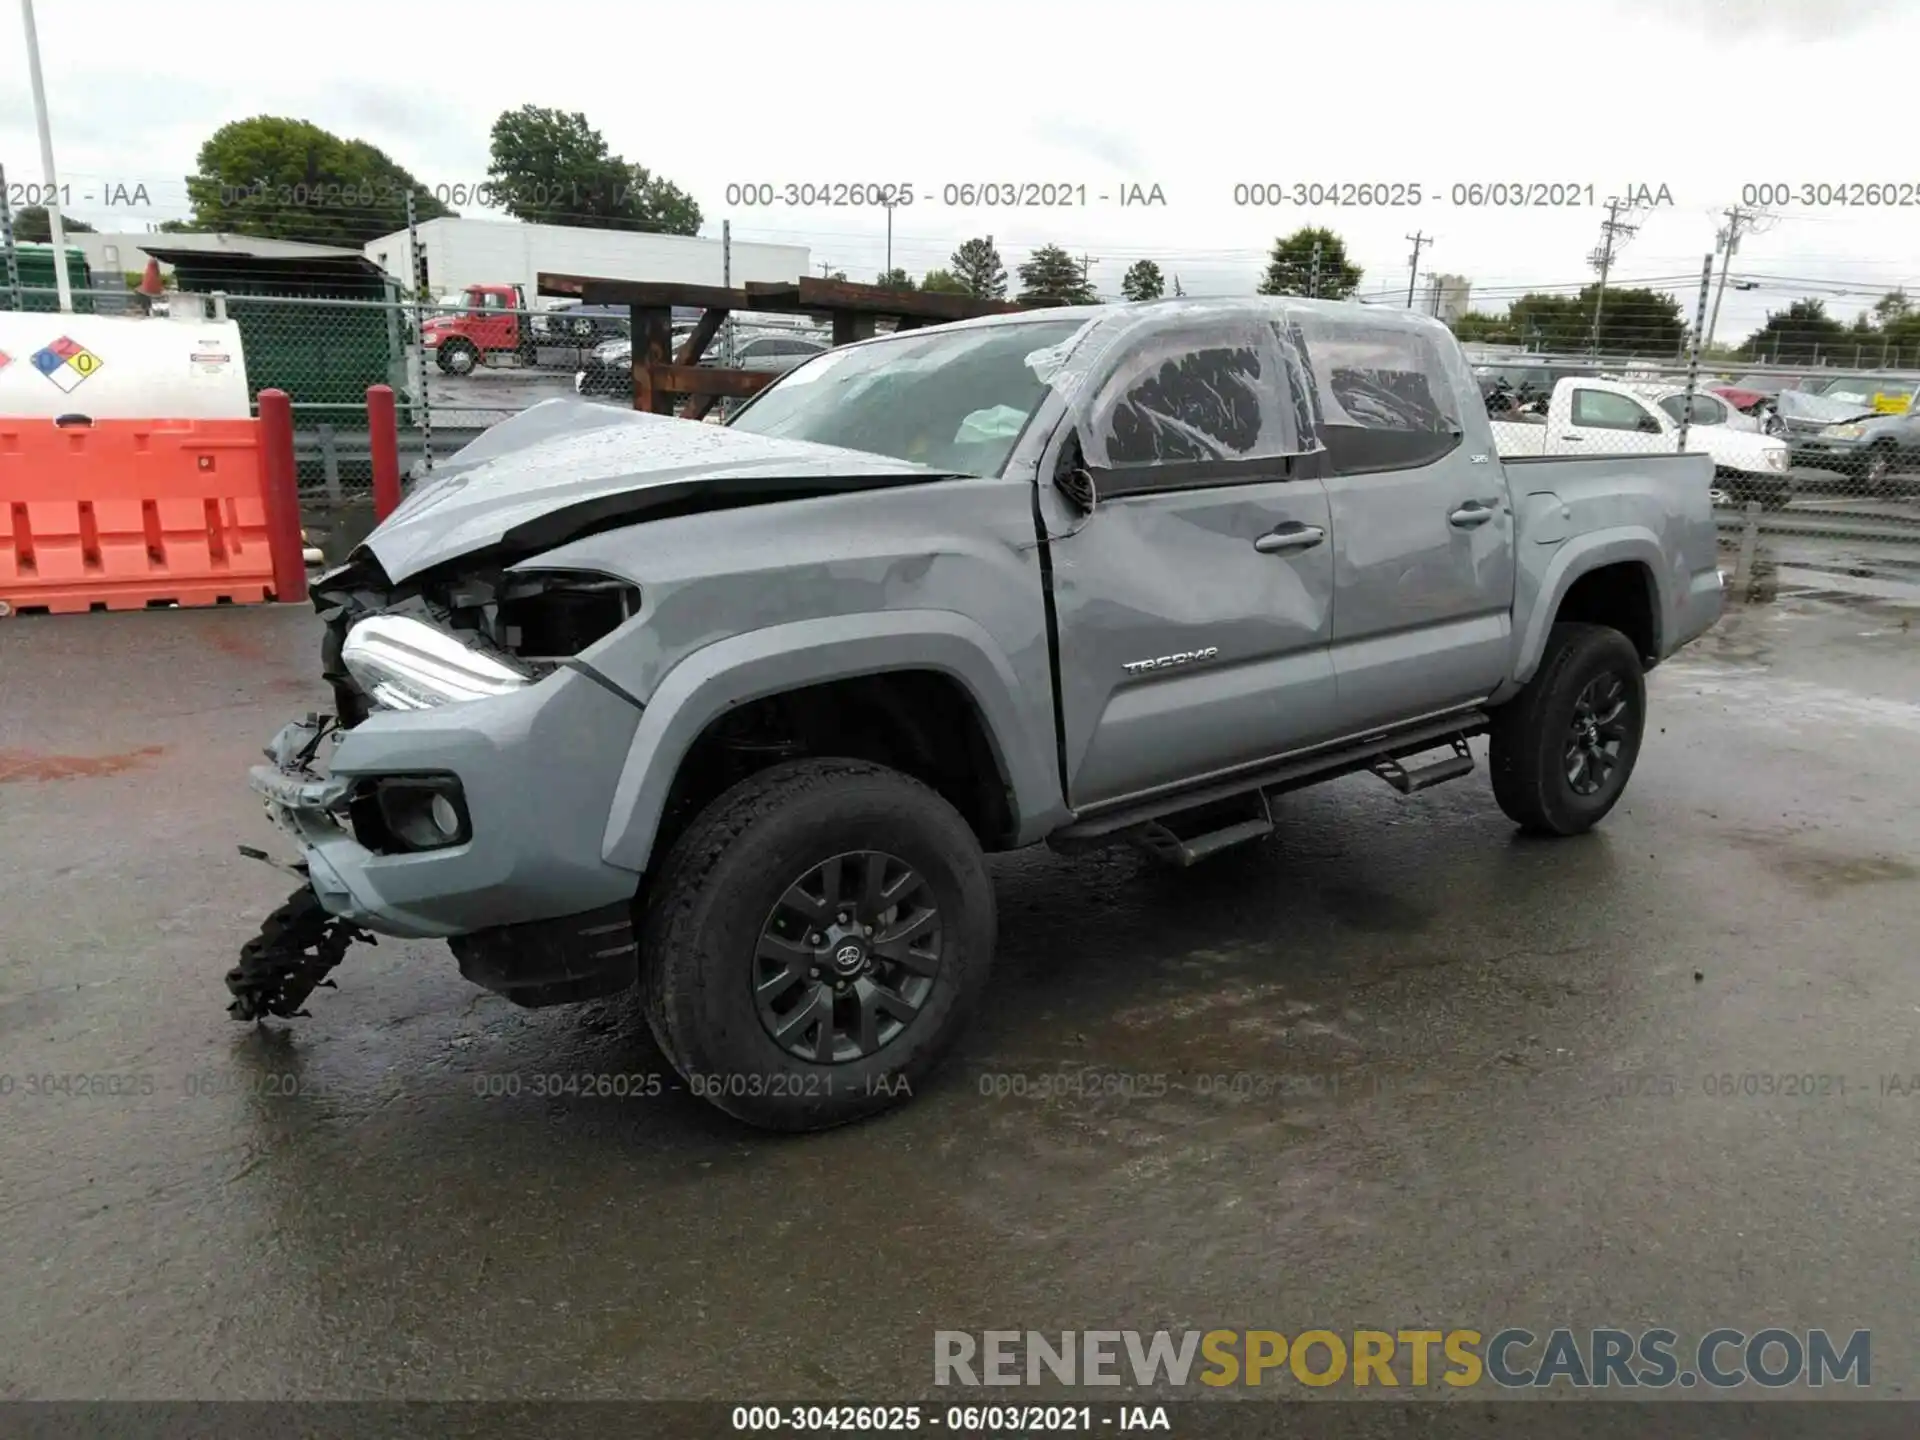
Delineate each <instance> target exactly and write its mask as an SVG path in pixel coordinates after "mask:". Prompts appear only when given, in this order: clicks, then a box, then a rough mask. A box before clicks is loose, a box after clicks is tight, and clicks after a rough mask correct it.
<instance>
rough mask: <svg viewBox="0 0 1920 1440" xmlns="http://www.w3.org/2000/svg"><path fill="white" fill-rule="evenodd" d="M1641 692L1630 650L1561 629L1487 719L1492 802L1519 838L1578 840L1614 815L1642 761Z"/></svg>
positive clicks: (1587, 628) (1614, 637) (1590, 630)
mask: <svg viewBox="0 0 1920 1440" xmlns="http://www.w3.org/2000/svg"><path fill="white" fill-rule="evenodd" d="M1646 712H1647V687H1646V678H1645V676H1644V675H1643V674H1642V672H1641V667H1640V657H1639V655H1638V654H1636V653H1635V651H1634V648H1633V642H1632V641H1630V640H1628V639H1627V637H1626V636H1625V635H1622V634H1621V633H1620V632H1619V631H1618V630H1614V629H1612V628H1610V627H1608V626H1605V625H1585V624H1574V623H1570V622H1569V623H1563V624H1559V625H1555V626H1554V627H1553V629H1552V631H1551V632H1550V633H1549V635H1548V637H1547V650H1546V654H1544V655H1543V656H1541V658H1540V667H1539V669H1538V670H1536V671H1535V672H1534V675H1533V679H1532V680H1530V681H1528V682H1527V686H1526V688H1525V689H1524V690H1522V691H1521V692H1520V694H1519V695H1517V696H1516V697H1514V699H1512V700H1510V701H1509V702H1508V703H1507V704H1505V705H1502V706H1501V707H1500V708H1499V709H1497V710H1496V711H1494V713H1493V729H1492V742H1491V745H1490V748H1489V752H1488V760H1489V768H1490V769H1491V770H1492V772H1493V796H1494V799H1495V800H1496V801H1498V802H1499V805H1500V808H1501V809H1502V810H1503V811H1505V812H1506V814H1507V817H1508V818H1509V819H1511V820H1513V821H1514V822H1515V823H1516V824H1518V825H1519V826H1520V827H1521V828H1522V829H1523V830H1528V831H1531V832H1533V833H1536V834H1543V835H1578V834H1581V833H1583V832H1584V831H1587V830H1590V829H1592V828H1593V827H1594V826H1595V825H1597V824H1598V823H1599V822H1600V820H1601V819H1602V818H1603V817H1604V816H1605V815H1606V813H1607V812H1608V811H1609V810H1611V809H1613V807H1614V804H1615V802H1617V801H1618V800H1619V798H1620V795H1621V792H1622V791H1624V790H1625V789H1626V787H1627V780H1628V778H1629V777H1630V776H1631V775H1632V774H1633V765H1634V761H1635V760H1636V759H1638V758H1639V754H1640V738H1641V734H1642V732H1643V731H1644V729H1645V727H1646Z"/></svg>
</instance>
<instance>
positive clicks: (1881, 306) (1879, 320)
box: [1873, 290, 1914, 325]
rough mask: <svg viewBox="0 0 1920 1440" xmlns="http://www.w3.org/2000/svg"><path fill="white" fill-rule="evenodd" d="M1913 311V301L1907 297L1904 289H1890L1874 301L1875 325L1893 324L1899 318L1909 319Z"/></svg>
mask: <svg viewBox="0 0 1920 1440" xmlns="http://www.w3.org/2000/svg"><path fill="white" fill-rule="evenodd" d="M1913 313H1914V311H1913V301H1912V300H1910V299H1908V298H1907V292H1906V291H1904V290H1889V291H1888V292H1887V293H1886V294H1885V295H1882V296H1881V297H1880V298H1879V299H1878V300H1876V301H1874V302H1873V323H1874V324H1875V325H1891V324H1893V323H1894V322H1895V321H1897V320H1905V319H1907V318H1908V317H1909V316H1911V315H1912V314H1913Z"/></svg>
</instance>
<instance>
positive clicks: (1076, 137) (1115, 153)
mask: <svg viewBox="0 0 1920 1440" xmlns="http://www.w3.org/2000/svg"><path fill="white" fill-rule="evenodd" d="M1028 134H1029V135H1030V136H1031V137H1032V138H1033V140H1034V141H1035V142H1036V143H1037V144H1041V145H1045V146H1047V147H1049V148H1051V149H1054V150H1062V151H1066V152H1067V153H1069V154H1073V155H1084V156H1085V157H1086V158H1087V159H1089V160H1098V161H1099V162H1100V163H1101V164H1103V165H1110V166H1112V167H1113V168H1114V169H1115V170H1117V171H1120V172H1122V174H1124V175H1128V176H1137V175H1139V174H1140V173H1141V172H1142V171H1143V170H1144V169H1145V165H1144V163H1143V160H1142V157H1141V152H1140V147H1139V146H1138V145H1137V144H1135V143H1134V141H1133V139H1132V138H1131V137H1129V136H1126V135H1123V134H1121V133H1119V132H1118V131H1115V130H1106V129H1102V128H1101V127H1100V126H1098V125H1091V124H1088V123H1087V122H1086V121H1084V120H1075V119H1069V118H1068V117H1066V116H1062V115H1049V116H1046V117H1043V118H1041V119H1039V120H1036V121H1034V122H1033V123H1032V124H1031V125H1030V126H1029V127H1028Z"/></svg>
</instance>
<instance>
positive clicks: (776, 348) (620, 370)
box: [573, 327, 832, 396]
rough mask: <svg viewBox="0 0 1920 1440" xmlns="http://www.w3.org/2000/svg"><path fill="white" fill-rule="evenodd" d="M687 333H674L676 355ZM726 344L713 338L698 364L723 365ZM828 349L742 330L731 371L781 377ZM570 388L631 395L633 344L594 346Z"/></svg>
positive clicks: (802, 339) (780, 333)
mask: <svg viewBox="0 0 1920 1440" xmlns="http://www.w3.org/2000/svg"><path fill="white" fill-rule="evenodd" d="M690 333H691V331H690V330H677V331H675V332H674V336H673V348H674V349H675V350H676V351H677V350H678V349H679V348H680V346H681V345H682V344H683V343H684V342H685V340H686V338H687V335H688V334H690ZM725 341H726V337H725V335H724V334H723V335H721V336H719V337H716V338H715V340H714V342H713V343H712V344H711V345H709V346H708V347H707V353H706V354H705V355H703V356H701V357H700V363H701V364H702V365H708V366H719V365H724V364H725V363H726V348H725ZM831 348H832V347H831V346H830V345H829V344H828V343H827V341H825V340H824V339H820V338H818V337H816V336H813V335H809V334H806V333H804V332H802V331H798V330H792V329H784V330H774V329H765V330H748V329H746V328H745V327H742V328H741V329H739V330H736V331H735V332H734V333H733V368H734V369H736V370H758V371H764V372H767V373H769V374H774V375H784V374H786V372H787V371H789V370H792V369H794V368H795V367H796V366H799V365H802V364H805V363H806V362H807V361H808V360H811V359H812V358H813V357H814V356H816V355H821V354H824V353H825V352H826V351H827V350H829V349H831ZM573 388H574V390H575V392H576V393H578V394H581V395H588V396H592V395H631V394H633V341H632V340H631V339H622V340H609V341H607V342H605V343H604V344H602V345H599V346H596V347H595V348H594V350H593V352H592V353H591V354H589V355H588V356H587V359H586V363H585V364H584V365H583V366H581V368H580V371H579V373H578V374H576V375H575V376H574V377H573Z"/></svg>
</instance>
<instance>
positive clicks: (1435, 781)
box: [1367, 735, 1473, 795]
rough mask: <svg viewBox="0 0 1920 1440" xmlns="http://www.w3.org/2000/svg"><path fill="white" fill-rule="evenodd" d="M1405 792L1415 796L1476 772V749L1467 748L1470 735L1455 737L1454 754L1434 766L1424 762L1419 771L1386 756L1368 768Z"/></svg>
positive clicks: (1404, 793) (1436, 762) (1403, 793)
mask: <svg viewBox="0 0 1920 1440" xmlns="http://www.w3.org/2000/svg"><path fill="white" fill-rule="evenodd" d="M1367 769H1369V770H1370V771H1372V772H1373V773H1374V774H1375V775H1378V776H1379V777H1380V778H1381V779H1382V780H1384V781H1386V782H1387V784H1389V785H1391V786H1392V787H1393V788H1394V789H1396V790H1398V791H1399V792H1400V793H1401V794H1402V795H1411V794H1413V792H1414V791H1416V790H1425V789H1427V788H1428V787H1429V786H1433V785H1442V784H1445V783H1446V782H1447V781H1449V780H1458V779H1459V778H1460V777H1461V776H1462V775H1471V774H1472V773H1473V752H1472V751H1471V750H1469V749H1468V748H1467V742H1466V737H1464V736H1461V735H1456V736H1454V737H1453V753H1452V754H1451V755H1449V756H1447V758H1446V759H1444V760H1436V761H1434V762H1433V763H1432V764H1431V765H1422V766H1421V767H1420V768H1419V769H1417V770H1409V769H1407V767H1406V766H1404V765H1402V764H1401V763H1400V762H1399V761H1398V760H1395V759H1388V758H1382V759H1379V760H1376V761H1374V762H1373V764H1371V765H1369V766H1368V767H1367Z"/></svg>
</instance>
